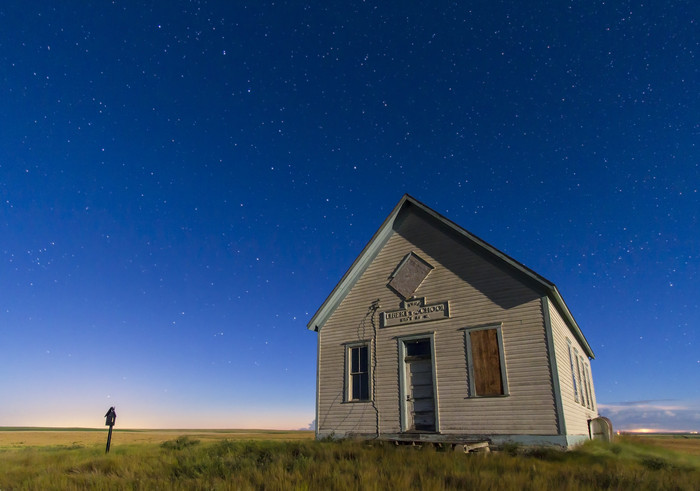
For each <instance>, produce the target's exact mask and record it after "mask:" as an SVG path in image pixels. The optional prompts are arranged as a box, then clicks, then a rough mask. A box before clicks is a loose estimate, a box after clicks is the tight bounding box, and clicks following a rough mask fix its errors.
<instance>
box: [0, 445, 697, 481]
mask: <svg viewBox="0 0 700 491" xmlns="http://www.w3.org/2000/svg"><path fill="white" fill-rule="evenodd" d="M507 450H508V451H502V452H498V453H492V454H486V455H480V454H469V455H464V454H462V453H455V452H451V451H444V450H440V449H435V448H434V447H430V446H426V447H423V448H420V449H417V448H413V447H409V446H404V447H394V446H393V445H391V444H387V443H380V442H358V441H341V442H333V441H329V442H314V441H273V440H267V441H265V440H263V441H242V440H221V441H218V442H209V441H205V442H200V441H197V440H194V439H190V438H187V437H181V438H177V439H174V440H170V441H167V442H165V443H163V444H160V445H156V444H138V445H125V446H119V447H113V449H112V452H111V453H110V454H108V455H105V454H104V449H103V447H102V446H99V447H97V446H90V447H77V446H75V447H38V448H25V449H6V450H0V489H1V490H9V489H85V488H89V489H285V490H286V489H343V490H344V489H401V488H409V489H466V488H478V489H480V490H484V489H506V490H507V489H513V490H522V489H525V490H528V489H531V490H540V489H568V490H587V489H591V490H592V489H635V490H643V489H698V483H700V458H699V457H697V456H693V455H688V454H678V453H674V452H670V451H668V450H664V449H662V448H659V447H653V446H651V447H650V446H647V445H643V444H639V443H638V442H635V441H627V440H622V441H619V442H617V443H614V444H607V445H606V444H601V443H598V442H590V443H588V444H586V445H584V446H582V447H580V448H578V449H576V450H574V451H570V452H561V451H557V450H552V449H520V448H515V447H511V448H509V449H507Z"/></svg>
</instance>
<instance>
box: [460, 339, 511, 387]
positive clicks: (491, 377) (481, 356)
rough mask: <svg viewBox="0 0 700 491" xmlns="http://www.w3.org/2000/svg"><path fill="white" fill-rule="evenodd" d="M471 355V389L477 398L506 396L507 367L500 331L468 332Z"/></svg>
mask: <svg viewBox="0 0 700 491" xmlns="http://www.w3.org/2000/svg"><path fill="white" fill-rule="evenodd" d="M467 336H468V345H469V349H470V353H471V367H470V368H471V370H470V375H471V377H472V381H471V382H470V387H471V390H472V395H475V396H498V395H504V394H506V387H505V366H504V363H503V356H502V355H503V350H502V348H501V340H500V329H498V328H490V329H479V330H473V331H468V332H467Z"/></svg>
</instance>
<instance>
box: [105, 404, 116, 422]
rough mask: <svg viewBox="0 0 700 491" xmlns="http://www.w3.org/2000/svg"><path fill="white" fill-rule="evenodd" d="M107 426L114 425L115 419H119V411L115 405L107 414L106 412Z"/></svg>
mask: <svg viewBox="0 0 700 491" xmlns="http://www.w3.org/2000/svg"><path fill="white" fill-rule="evenodd" d="M105 418H106V421H105V426H114V421H115V420H116V419H117V413H116V412H115V411H114V406H112V407H110V408H109V411H107V414H105Z"/></svg>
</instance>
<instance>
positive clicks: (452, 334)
mask: <svg viewBox="0 0 700 491" xmlns="http://www.w3.org/2000/svg"><path fill="white" fill-rule="evenodd" d="M403 213H404V214H403V216H401V217H400V219H399V220H397V222H396V225H395V231H394V233H393V234H392V235H391V237H390V238H389V240H388V241H387V242H386V244H385V245H384V247H383V248H382V250H381V251H380V252H379V253H378V255H377V256H376V258H375V259H374V261H373V262H372V263H371V264H370V265H369V267H368V268H367V269H366V270H365V271H364V273H363V274H362V276H361V277H360V278H359V279H358V281H357V283H356V284H355V285H354V287H353V288H352V289H351V290H350V292H348V294H347V295H346V297H345V298H344V299H343V301H342V302H341V303H340V305H339V306H338V307H337V309H336V310H335V312H334V313H333V315H332V316H331V317H330V318H329V319H328V320H327V322H326V323H325V324H324V325H323V326H322V328H321V330H320V332H319V343H320V349H319V352H320V353H319V357H320V362H319V370H320V371H319V382H318V385H319V389H318V390H319V394H318V431H319V434H320V435H321V436H323V435H326V434H329V433H330V432H335V433H336V434H338V435H343V434H347V433H365V434H374V433H375V432H376V431H377V427H379V431H380V432H381V433H382V434H386V433H398V432H399V431H400V430H401V428H400V416H399V411H400V400H399V392H400V387H399V383H400V382H399V367H400V366H401V365H400V363H399V359H398V357H399V355H398V353H399V352H398V343H399V342H400V341H399V338H401V337H403V336H411V335H419V334H427V333H434V342H435V366H436V386H437V394H438V399H437V401H436V412H437V413H438V424H439V428H440V432H441V433H443V434H450V433H451V434H460V435H463V434H475V435H477V434H515V433H517V434H524V435H556V434H557V416H556V407H555V403H554V394H553V388H552V383H551V373H550V369H549V359H548V354H547V346H546V333H545V330H544V320H543V313H542V304H541V294H542V293H541V292H537V291H535V290H534V289H533V288H531V287H529V286H527V285H526V284H525V283H524V282H523V281H522V280H521V279H520V277H519V275H518V274H517V273H516V272H514V271H513V270H512V269H510V268H509V267H508V266H505V265H504V264H501V263H499V262H497V261H494V260H489V259H486V257H485V256H484V255H483V254H481V253H480V251H479V250H477V249H475V248H471V247H469V246H468V245H466V244H465V242H464V241H463V240H460V239H459V238H457V237H456V236H455V235H454V234H450V233H449V232H447V231H446V230H445V228H444V227H439V226H437V225H435V222H434V221H429V220H426V219H425V217H424V216H423V215H422V214H421V213H420V212H418V213H417V212H413V211H410V212H403ZM411 251H413V252H415V253H416V254H418V256H420V257H421V258H422V259H424V260H425V261H427V262H428V263H430V264H431V265H433V266H434V267H435V269H434V270H433V271H431V272H430V274H429V275H428V277H427V278H426V279H425V280H424V281H423V283H422V284H421V286H420V287H419V288H418V289H417V291H416V292H415V296H417V297H426V301H427V302H428V303H431V302H444V301H449V303H450V318H449V319H445V320H439V321H432V322H426V323H417V324H409V325H398V326H393V327H387V328H381V327H380V313H381V312H382V311H387V310H396V309H398V308H400V307H399V304H400V302H401V300H402V299H401V298H400V297H399V296H398V295H397V294H396V293H395V292H394V291H393V290H392V289H391V288H389V287H388V286H387V284H388V282H389V281H390V275H391V274H392V272H393V271H394V270H395V269H396V266H397V265H398V264H399V262H400V261H401V260H402V259H403V258H404V257H405V256H406V254H408V253H409V252H411ZM376 300H379V308H375V307H374V306H373V305H376V304H374V302H375V301H376ZM485 324H500V325H501V330H502V338H503V348H504V361H505V368H506V373H507V380H508V391H509V395H507V396H498V397H470V394H469V383H468V375H467V372H468V370H467V353H466V346H465V331H464V329H465V328H469V327H476V326H480V325H485ZM367 339H374V342H373V346H372V347H371V348H372V349H371V352H372V360H371V366H372V373H371V379H372V390H373V393H374V395H375V398H374V403H372V402H361V403H357V402H353V403H348V402H345V401H344V391H345V383H346V381H345V360H344V356H345V351H344V346H345V344H346V343H349V342H354V341H361V340H367ZM375 357H376V358H375ZM377 414H378V417H377ZM377 423H378V424H377Z"/></svg>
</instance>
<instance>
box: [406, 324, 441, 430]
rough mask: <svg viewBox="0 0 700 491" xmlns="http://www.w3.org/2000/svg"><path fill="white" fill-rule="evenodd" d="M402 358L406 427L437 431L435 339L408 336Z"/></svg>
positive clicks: (408, 428)
mask: <svg viewBox="0 0 700 491" xmlns="http://www.w3.org/2000/svg"><path fill="white" fill-rule="evenodd" d="M400 347H401V348H402V349H400V356H401V358H402V362H403V363H402V365H403V369H402V375H403V377H402V378H403V381H402V384H401V385H402V389H403V390H402V391H401V392H402V394H401V396H402V406H403V408H402V409H403V410H402V416H403V417H402V425H401V426H402V430H403V431H404V432H416V433H417V432H434V431H436V430H437V425H436V417H435V416H436V411H435V407H436V404H435V381H434V370H433V346H432V339H431V338H429V337H427V338H418V339H404V340H403V341H402V342H401V344H400Z"/></svg>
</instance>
